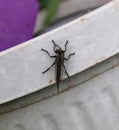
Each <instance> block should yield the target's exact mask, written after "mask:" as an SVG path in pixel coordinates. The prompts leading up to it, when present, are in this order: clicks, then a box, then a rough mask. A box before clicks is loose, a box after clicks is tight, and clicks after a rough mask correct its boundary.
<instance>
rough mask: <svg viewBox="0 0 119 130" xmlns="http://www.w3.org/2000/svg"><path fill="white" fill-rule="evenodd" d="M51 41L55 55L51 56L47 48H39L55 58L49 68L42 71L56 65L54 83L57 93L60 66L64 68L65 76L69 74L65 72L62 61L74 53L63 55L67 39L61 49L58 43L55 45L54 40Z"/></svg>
mask: <svg viewBox="0 0 119 130" xmlns="http://www.w3.org/2000/svg"><path fill="white" fill-rule="evenodd" d="M52 43H53V44H54V52H55V53H56V54H57V55H55V56H51V55H50V54H49V52H48V51H47V50H45V49H41V50H42V51H44V52H46V53H47V54H48V56H50V57H51V58H55V62H54V63H53V64H52V65H51V66H50V67H49V68H47V69H46V70H45V71H43V72H42V73H45V72H47V71H48V70H49V69H50V68H52V67H53V66H54V65H56V84H57V91H58V94H59V82H60V81H61V72H62V68H64V70H65V73H66V75H67V77H69V74H68V73H67V70H66V67H65V65H64V61H65V60H66V61H67V60H69V58H70V57H71V56H72V55H75V53H71V54H69V56H68V58H65V57H64V53H65V52H66V50H67V44H68V41H66V44H65V50H62V48H61V47H60V46H59V45H57V44H56V43H55V42H54V40H52Z"/></svg>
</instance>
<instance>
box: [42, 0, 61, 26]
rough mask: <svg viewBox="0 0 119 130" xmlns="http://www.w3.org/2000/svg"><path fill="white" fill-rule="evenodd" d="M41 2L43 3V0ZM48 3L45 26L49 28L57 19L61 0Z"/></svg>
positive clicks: (52, 0) (50, 0) (51, 0)
mask: <svg viewBox="0 0 119 130" xmlns="http://www.w3.org/2000/svg"><path fill="white" fill-rule="evenodd" d="M40 1H43V0H40ZM44 1H45V0H44ZM47 3H48V4H47V7H46V9H47V15H46V18H45V21H44V25H45V26H48V25H49V24H50V23H51V22H52V20H53V18H54V17H55V15H56V13H57V10H58V7H59V3H60V0H49V1H47ZM44 5H46V3H45V2H44Z"/></svg>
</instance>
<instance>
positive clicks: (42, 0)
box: [38, 0, 50, 8]
mask: <svg viewBox="0 0 119 130" xmlns="http://www.w3.org/2000/svg"><path fill="white" fill-rule="evenodd" d="M38 2H39V3H40V5H41V7H42V8H47V6H48V4H49V2H50V0H49V1H48V0H38Z"/></svg>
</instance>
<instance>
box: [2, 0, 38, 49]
mask: <svg viewBox="0 0 119 130" xmlns="http://www.w3.org/2000/svg"><path fill="white" fill-rule="evenodd" d="M38 8H39V4H38V2H37V0H0V51H3V50H5V49H7V48H10V47H13V46H15V45H18V44H20V43H22V42H25V41H27V40H29V39H31V38H32V36H33V30H34V27H35V22H36V17H37V13H38Z"/></svg>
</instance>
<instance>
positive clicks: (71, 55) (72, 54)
mask: <svg viewBox="0 0 119 130" xmlns="http://www.w3.org/2000/svg"><path fill="white" fill-rule="evenodd" d="M72 55H75V53H71V54H69V56H68V58H64V60H69V58H70V57H71V56H72Z"/></svg>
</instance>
